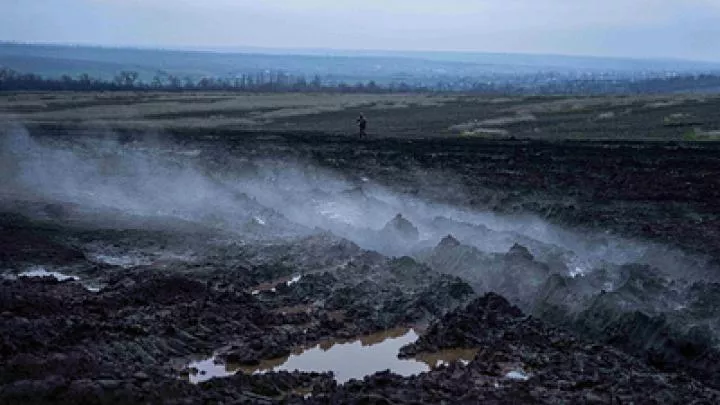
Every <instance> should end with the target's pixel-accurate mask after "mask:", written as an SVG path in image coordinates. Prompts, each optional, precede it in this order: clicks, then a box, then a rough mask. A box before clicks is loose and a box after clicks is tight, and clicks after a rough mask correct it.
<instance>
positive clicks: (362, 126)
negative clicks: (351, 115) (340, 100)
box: [356, 113, 367, 138]
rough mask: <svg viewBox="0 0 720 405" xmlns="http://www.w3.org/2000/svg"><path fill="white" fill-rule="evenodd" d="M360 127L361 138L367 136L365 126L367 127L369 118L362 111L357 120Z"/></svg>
mask: <svg viewBox="0 0 720 405" xmlns="http://www.w3.org/2000/svg"><path fill="white" fill-rule="evenodd" d="M356 122H357V126H358V129H359V130H360V133H359V135H360V138H364V137H366V136H367V132H365V128H367V120H366V119H365V116H364V115H363V114H362V113H360V116H359V117H358V119H357V120H356Z"/></svg>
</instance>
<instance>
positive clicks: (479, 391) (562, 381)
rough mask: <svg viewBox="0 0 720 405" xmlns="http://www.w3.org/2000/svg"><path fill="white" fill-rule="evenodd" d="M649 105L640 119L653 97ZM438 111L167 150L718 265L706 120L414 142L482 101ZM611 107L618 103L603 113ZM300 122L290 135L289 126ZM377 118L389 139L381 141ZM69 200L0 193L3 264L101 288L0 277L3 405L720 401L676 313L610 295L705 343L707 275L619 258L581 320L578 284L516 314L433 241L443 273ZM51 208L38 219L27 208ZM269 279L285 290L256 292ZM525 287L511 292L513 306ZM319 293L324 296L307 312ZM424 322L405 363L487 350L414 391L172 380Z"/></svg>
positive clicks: (717, 172)
mask: <svg viewBox="0 0 720 405" xmlns="http://www.w3.org/2000/svg"><path fill="white" fill-rule="evenodd" d="M531 101H532V100H531ZM543 101H547V100H543ZM527 102H528V101H527V100H526V101H524V103H527ZM637 103H638V104H637V106H636V107H637V108H639V109H640V108H641V106H642V105H646V104H647V100H644V101H637ZM690 104H692V103H690ZM608 105H610V104H608ZM446 107H447V106H444V107H443V108H437V107H417V108H409V109H398V110H388V111H383V112H377V113H376V112H373V114H372V115H370V114H369V113H368V112H367V111H366V113H367V114H368V115H369V116H370V117H369V119H370V122H371V124H370V125H371V127H370V128H371V130H370V133H371V137H370V139H369V140H365V141H358V140H357V139H354V138H351V137H346V136H338V135H337V134H333V133H332V132H334V131H331V130H330V128H337V127H338V126H341V125H346V124H341V121H343V120H347V114H346V113H340V112H338V113H328V114H326V115H323V116H322V117H321V118H322V119H320V120H319V119H318V117H317V116H306V117H298V118H294V119H293V121H292V122H291V124H287V123H283V122H282V121H280V122H276V123H274V124H272V125H269V126H268V127H267V128H263V129H219V128H216V129H210V130H203V131H198V130H173V131H165V132H164V134H163V135H162V137H163V139H165V138H167V139H168V140H172V142H174V143H177V144H180V145H183V146H184V147H198V148H201V149H203V150H209V151H211V152H210V155H211V156H216V157H217V159H216V160H215V161H214V163H213V162H211V163H209V164H210V165H211V167H212V165H213V164H217V165H221V164H222V163H221V160H222V156H226V154H228V155H231V156H244V157H247V158H250V159H262V158H276V159H277V158H279V157H282V158H283V159H286V160H289V161H309V162H312V163H313V164H315V165H319V166H321V167H325V168H330V169H332V170H334V171H338V172H341V173H345V174H347V175H349V176H355V177H360V176H368V177H371V178H372V179H373V181H375V182H378V183H380V184H383V185H385V186H387V187H389V188H392V189H393V190H396V191H397V192H399V193H403V194H406V195H412V196H415V197H418V198H420V199H423V200H427V201H436V202H444V203H448V204H452V205H454V206H460V207H469V208H472V209H475V210H479V211H491V212H497V213H501V214H507V215H515V216H521V215H525V214H526V213H533V214H536V215H538V216H540V217H541V218H544V219H546V220H548V221H549V222H551V223H553V224H558V225H563V226H568V227H570V228H572V229H576V230H603V231H605V230H607V231H611V232H612V233H615V234H618V235H622V236H625V237H628V238H632V239H635V240H641V241H649V242H654V243H660V244H663V245H666V246H668V247H669V248H670V247H672V248H679V249H681V250H682V251H684V252H685V253H686V254H688V255H690V256H692V257H695V258H697V260H698V261H700V262H703V263H706V264H707V265H706V268H707V270H708V272H711V271H714V269H716V268H717V267H718V265H719V264H720V263H719V260H720V217H719V215H720V209H719V208H718V204H717V202H718V200H719V199H718V197H720V195H719V194H720V145H718V144H715V143H712V142H689V141H688V140H687V139H683V135H682V133H684V132H686V131H687V128H688V127H692V126H693V125H695V124H696V123H686V124H678V125H666V126H663V125H661V126H660V127H661V128H662V130H661V132H659V133H658V132H654V129H653V128H655V126H656V120H655V118H658V119H659V120H661V121H662V119H663V117H666V116H667V115H668V114H670V110H668V111H662V112H660V111H661V110H662V108H665V107H662V108H661V109H652V110H648V111H651V112H648V113H647V114H650V115H645V116H644V117H645V118H647V117H648V116H652V117H653V118H652V119H651V120H646V121H642V122H640V123H631V122H630V121H627V120H625V121H622V120H623V119H624V118H619V119H618V121H613V122H614V124H613V125H615V126H616V128H618V129H621V130H620V131H619V132H615V130H613V129H612V127H611V126H608V125H607V124H598V123H597V122H596V121H592V120H591V119H590V118H591V117H594V116H597V115H598V114H599V112H598V110H592V109H590V110H585V109H578V110H577V112H575V113H548V114H546V115H543V116H542V119H541V120H540V121H541V122H542V123H543V125H545V126H544V127H543V130H542V131H543V133H548V131H555V132H554V133H558V132H563V131H566V133H568V134H570V133H575V134H577V133H579V132H578V131H582V132H583V133H588V131H590V132H592V133H595V134H600V133H605V134H607V133H610V132H612V136H610V138H615V137H618V138H622V137H623V135H622V133H623V132H622V131H633V132H635V131H640V132H642V131H648V132H653V133H654V134H656V135H657V137H660V138H668V137H670V138H672V139H673V141H671V142H642V141H612V140H604V141H598V140H596V141H579V140H560V139H555V136H553V137H551V138H553V139H551V140H540V139H532V140H528V139H486V138H484V137H453V138H442V139H439V138H438V137H437V136H428V137H417V136H413V135H417V132H421V133H430V132H433V133H435V132H436V131H441V130H445V129H447V127H448V125H447V124H448V122H447V121H441V120H440V119H438V120H434V118H433V117H439V116H443V117H447V115H448V114H456V115H457V116H458V117H459V118H458V119H457V120H456V119H453V122H457V121H460V122H463V121H465V118H466V117H465V115H467V116H470V115H471V114H470V113H469V112H466V111H465V112H464V110H463V109H464V108H466V109H468V110H470V109H477V105H464V104H463V103H462V102H460V103H456V104H453V110H446V109H445V108H446ZM447 108H449V107H447ZM607 108H610V109H615V108H616V107H604V109H602V111H605V110H606V109H607ZM626 108H627V107H624V106H623V107H617V109H618V111H620V110H621V109H622V111H625V109H626ZM667 108H671V107H667ZM672 111H675V112H676V110H672ZM693 111H695V113H694V114H695V116H696V118H697V116H700V115H702V118H701V120H702V121H703V123H702V125H703V126H705V127H720V122H719V121H718V120H720V118H717V117H720V115H714V113H713V111H716V104H712V105H705V104H701V107H698V108H697V109H696V110H693ZM605 112H606V111H605ZM343 114H344V115H343ZM618 114H619V113H618ZM652 114H656V115H657V117H655V115H652ZM538 116H540V115H538ZM388 117H392V118H388ZM418 117H422V118H418ZM643 122H644V123H645V124H643ZM648 122H653V123H654V124H652V125H649V124H647V123H648ZM289 125H290V126H293V127H295V128H298V129H293V130H288V129H286V128H287V127H288V126H289ZM373 125H375V128H377V127H382V128H385V129H387V128H390V129H391V130H390V131H388V132H387V133H388V134H391V135H396V136H387V137H379V136H378V134H375V135H374V136H373V131H372V128H373ZM416 125H419V126H421V127H420V128H416V127H415V126H416ZM512 125H514V126H515V127H512ZM512 125H511V126H510V127H512V128H514V130H513V131H512V133H513V135H516V136H517V138H522V137H523V135H530V136H533V137H535V138H537V136H536V135H537V134H538V132H537V131H535V129H534V127H533V128H530V126H532V125H535V126H538V125H539V124H537V123H534V124H533V123H516V124H512ZM523 126H526V127H523ZM581 127H582V128H581ZM30 128H31V133H32V134H33V135H34V136H36V137H37V139H41V140H42V139H51V138H58V137H68V136H69V137H70V138H69V139H74V138H78V139H79V138H81V137H87V136H90V135H87V133H72V132H68V131H67V129H63V128H59V127H58V126H57V125H56V124H53V125H41V126H34V127H33V126H30ZM533 134H534V135H533ZM143 137H144V136H143V135H139V134H136V133H133V132H131V131H127V132H126V131H120V135H119V139H120V140H121V144H131V143H132V142H134V141H136V140H142V139H143ZM573 138H577V137H575V136H573ZM33 204H37V206H34V205H33ZM64 209H65V208H63V207H62V206H61V207H59V208H58V206H56V205H53V204H45V203H32V204H30V203H27V202H18V201H12V199H11V198H10V197H9V196H7V195H4V198H3V213H2V214H0V269H4V271H5V273H6V274H14V273H16V272H17V271H19V269H21V268H25V267H27V266H28V265H29V264H35V265H55V266H64V268H67V269H70V270H69V271H70V272H71V273H72V274H74V275H78V276H80V277H81V278H82V279H83V280H91V281H93V282H96V283H98V284H100V285H102V286H103V288H102V289H101V290H100V291H99V292H98V293H94V292H90V291H88V290H86V289H85V288H84V287H83V286H82V285H81V284H80V283H79V282H75V281H67V282H58V281H55V280H52V279H49V278H44V279H40V278H30V279H27V278H21V279H7V280H2V281H0V364H2V366H0V403H3V404H4V403H7V404H21V403H22V404H26V403H28V404H29V403H68V404H70V403H72V404H81V403H87V404H95V403H98V404H114V403H188V404H190V403H208V404H219V403H275V402H285V403H377V404H385V403H387V404H390V403H503V404H505V403H507V404H520V403H523V404H524V403H548V404H574V403H597V404H603V403H604V404H631V403H634V404H646V403H654V404H669V403H678V404H680V403H683V404H684V403H697V404H706V403H707V404H713V403H719V402H720V391H718V389H720V368H718V364H720V361H718V360H720V352H719V351H718V350H717V349H716V347H717V338H716V337H715V335H713V333H714V332H713V331H710V332H708V331H707V330H706V329H703V328H701V327H694V328H689V329H687V328H683V327H680V326H678V325H681V324H682V322H680V321H676V320H675V318H673V316H676V315H663V314H658V313H655V312H653V310H651V309H647V308H646V307H643V306H642V305H638V306H633V305H630V306H629V307H627V306H626V307H622V305H626V304H622V305H621V304H620V303H619V302H621V300H622V302H623V303H627V302H640V301H642V300H650V299H652V300H656V301H657V302H660V301H663V300H668V301H672V300H673V299H674V298H673V297H674V294H679V295H682V296H683V297H684V298H683V299H686V300H687V302H688V303H689V304H688V306H689V309H687V311H688V312H679V313H678V314H679V315H677V316H678V317H682V316H685V317H687V318H693V319H696V318H697V319H704V320H707V325H709V326H708V328H710V330H712V328H713V327H715V326H716V325H717V309H720V308H719V306H720V284H718V283H715V282H713V280H717V279H718V277H720V274H710V273H708V274H703V275H700V276H699V279H700V280H701V281H695V282H693V283H689V284H687V285H685V284H682V285H680V284H678V283H677V282H675V281H674V280H667V279H665V278H662V277H660V276H658V275H656V274H654V273H653V272H652V271H651V270H650V269H648V268H646V267H642V266H632V265H630V266H625V267H623V268H622V269H621V274H622V277H623V280H624V281H623V283H624V284H623V285H622V287H617V288H616V289H615V290H613V291H607V293H606V292H605V291H603V292H602V294H598V295H593V296H592V297H591V298H587V299H588V301H587V302H588V305H587V306H586V307H585V308H584V309H583V311H581V312H580V313H579V315H578V313H570V312H568V311H566V310H565V309H563V308H564V307H563V305H562V303H563V302H567V301H572V300H578V299H580V298H578V295H574V294H576V293H577V291H580V290H578V289H574V287H573V285H574V284H573V283H580V282H582V280H580V281H578V280H577V279H570V278H567V277H560V276H551V277H549V278H548V281H547V282H546V284H545V285H544V286H543V287H542V288H541V289H540V292H539V293H538V294H537V296H535V301H533V302H532V303H531V304H527V305H526V306H525V307H524V308H523V309H522V310H520V309H518V308H517V307H513V306H512V305H511V304H510V303H508V301H506V300H505V298H502V297H501V296H499V295H497V294H492V293H491V294H489V295H483V294H480V291H479V290H477V288H476V284H475V282H476V280H474V279H473V278H472V276H470V277H467V276H465V275H464V274H465V273H462V272H460V270H459V267H457V266H455V267H453V266H450V265H448V266H447V267H442V266H443V263H447V258H448V256H450V257H460V256H461V255H462V254H466V252H467V249H466V250H462V249H465V247H464V246H463V245H462V244H461V243H460V242H457V241H453V240H450V239H448V240H447V241H444V242H446V243H444V244H443V243H441V244H440V245H439V246H437V247H436V248H435V249H434V250H433V255H434V256H433V257H434V258H435V259H436V260H427V261H422V260H420V259H418V258H417V257H415V258H414V259H411V258H409V257H404V258H392V257H386V256H383V255H380V254H378V253H373V252H368V251H365V250H363V249H361V248H359V247H358V246H357V245H355V244H353V243H351V242H349V241H347V240H343V239H341V238H339V237H336V236H333V235H330V234H326V233H324V234H321V235H312V236H309V237H306V238H299V239H294V240H290V241H287V242H286V243H285V244H283V243H277V244H274V245H271V246H269V247H265V248H260V247H252V246H250V247H247V246H246V247H243V248H217V247H213V246H210V247H207V246H206V241H207V240H209V239H211V238H212V231H211V230H210V231H209V230H207V229H200V230H198V229H191V230H188V229H184V228H182V226H181V225H178V229H173V230H168V229H166V228H158V229H156V228H153V226H146V227H145V229H140V228H139V227H137V226H127V227H122V226H121V227H117V228H115V229H96V228H94V227H92V226H89V225H87V223H83V222H82V221H79V222H74V221H73V220H70V219H68V218H70V217H67V216H65V214H64V211H63V210H64ZM38 211H41V212H43V213H44V214H43V216H37V215H35V214H32V213H36V212H38ZM92 243H107V244H111V245H114V246H133V247H138V246H140V247H143V248H148V249H150V248H152V247H153V246H159V247H158V249H160V248H167V249H171V248H172V247H173V246H182V247H186V246H195V247H196V246H203V249H207V250H204V252H205V255H204V256H203V257H201V258H200V259H198V260H195V261H193V262H192V263H189V262H184V261H183V260H177V261H169V262H152V263H149V264H148V263H145V264H139V265H133V266H125V267H122V266H114V265H110V264H103V263H98V262H97V261H94V260H92V259H91V258H90V257H89V256H88V249H87V246H89V245H90V244H92ZM525 251H526V250H525ZM525 251H523V250H522V249H520V248H518V249H515V250H512V249H511V251H510V252H508V253H507V254H504V255H501V257H499V258H497V260H500V261H503V263H509V264H508V266H509V267H507V268H508V269H513V270H512V271H517V272H519V273H517V274H511V271H510V270H507V275H506V277H507V280H515V279H514V278H512V277H518V279H522V278H523V277H526V276H527V275H528V274H530V271H531V270H530V269H537V268H542V265H543V264H542V263H539V262H538V260H537V259H534V258H533V257H532V255H529V256H527V254H525V253H524V252H525ZM463 252H465V253H463ZM440 259H442V260H440ZM525 271H527V273H524V272H525ZM533 271H535V270H533ZM538 271H539V270H538ZM543 271H544V270H543ZM679 271H682V269H679ZM443 273H447V274H443ZM292 274H304V276H303V278H302V279H301V281H300V282H298V283H296V284H293V285H291V286H286V285H285V284H284V283H283V282H279V281H278V280H282V278H283V277H288V276H290V275H292ZM597 277H601V276H597ZM696 280H697V278H696ZM268 282H269V283H270V285H276V286H277V293H274V294H270V293H266V292H262V293H260V294H257V295H254V294H251V293H250V291H251V290H252V289H253V288H254V287H253V286H257V285H261V284H262V283H268ZM587 282H588V283H592V282H594V281H593V279H591V277H588V280H587ZM474 288H475V289H476V291H473V289H474ZM503 288H505V287H503ZM512 291H513V290H511V289H508V290H507V291H505V290H503V291H498V292H499V293H502V294H507V295H508V296H509V297H510V298H509V299H511V298H513V295H512V294H513V293H512ZM648 297H650V298H648ZM583 299H584V298H583ZM320 301H322V302H323V305H316V303H317V302H320ZM683 302H685V301H683ZM651 306H652V305H651ZM621 307H622V308H630V309H619V308H621ZM287 308H309V309H308V310H306V311H300V312H295V311H290V312H288V311H286V309H287ZM523 312H525V313H531V314H532V315H533V316H532V317H528V316H526V315H524V314H523ZM683 314H685V315H683ZM417 324H429V325H430V326H429V328H428V329H427V332H426V333H425V334H423V335H422V336H421V338H420V340H419V341H418V342H417V343H416V344H414V345H411V346H408V347H406V348H405V349H403V351H402V354H403V355H412V354H415V353H420V352H433V351H437V350H439V349H442V348H458V347H471V348H477V349H479V353H478V355H477V356H476V358H475V359H474V360H473V361H472V362H470V363H469V364H468V365H461V364H459V363H456V364H452V365H449V366H447V367H442V368H440V369H437V370H434V371H431V372H429V373H425V374H422V375H419V376H415V377H407V378H403V377H400V376H396V375H392V374H389V373H378V374H376V375H374V376H370V377H367V378H365V379H364V380H362V381H351V382H349V383H347V384H344V385H341V386H339V385H337V384H336V383H335V382H334V381H333V380H332V377H331V376H330V375H328V374H304V373H269V374H265V375H252V376H250V375H242V374H239V375H236V376H233V377H230V378H225V379H216V380H211V381H209V382H205V383H201V384H199V385H191V384H190V383H188V382H186V381H185V380H183V379H181V378H180V376H181V375H182V374H183V373H187V372H190V370H187V369H183V364H186V362H187V359H189V358H190V357H191V356H193V355H197V354H208V353H210V352H212V351H214V350H216V349H217V348H218V347H222V346H223V345H226V344H227V343H228V342H234V343H233V347H232V349H231V350H229V351H227V352H226V353H224V355H225V356H226V358H233V359H234V360H236V361H238V360H239V361H241V362H243V363H247V364H253V363H256V362H258V361H260V360H265V359H272V358H276V357H281V356H283V355H286V354H288V353H289V352H290V351H291V350H292V349H293V348H295V347H298V346H303V345H308V344H312V343H315V342H320V341H323V340H326V339H330V338H347V337H352V336H358V335H362V334H366V333H370V332H374V331H378V330H384V329H388V328H391V327H395V326H409V325H417ZM510 370H523V371H524V372H526V373H527V375H528V376H529V379H528V380H527V381H522V380H513V379H508V378H506V377H505V376H506V373H507V372H508V371H510ZM300 392H312V396H309V397H304V396H303V395H300V394H299V393H300Z"/></svg>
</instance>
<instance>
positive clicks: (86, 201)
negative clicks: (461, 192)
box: [0, 128, 705, 276]
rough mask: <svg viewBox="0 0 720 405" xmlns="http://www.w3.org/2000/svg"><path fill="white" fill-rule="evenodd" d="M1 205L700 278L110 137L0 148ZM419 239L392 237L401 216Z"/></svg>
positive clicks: (373, 192)
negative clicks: (454, 247)
mask: <svg viewBox="0 0 720 405" xmlns="http://www.w3.org/2000/svg"><path fill="white" fill-rule="evenodd" d="M0 161H1V162H2V163H0V165H1V166H0V170H1V172H0V173H1V174H0V182H2V184H3V187H2V190H1V191H0V197H1V199H2V200H3V201H10V200H29V201H44V202H52V203H57V204H60V205H61V206H63V207H65V211H64V214H63V215H65V216H66V217H67V216H69V217H71V218H72V217H74V218H79V219H82V218H92V220H93V221H98V223H99V224H100V223H101V222H103V221H108V222H112V221H118V220H121V219H123V220H128V221H131V220H133V219H143V220H145V221H147V220H152V221H155V222H156V223H160V224H171V223H173V222H183V223H191V224H196V225H198V226H202V227H205V228H207V227H209V228H211V229H216V230H218V231H221V232H222V233H223V235H226V236H228V237H232V238H237V239H240V240H245V241H253V240H268V239H270V240H272V239H275V238H287V237H294V236H303V235H308V234H312V233H314V232H318V230H322V231H330V232H332V233H334V234H336V235H338V236H341V237H344V238H347V239H349V240H351V241H353V242H355V243H357V244H358V245H359V246H361V247H363V248H366V249H372V250H377V251H379V252H381V253H383V254H386V255H404V254H411V253H413V252H416V251H418V250H419V249H423V248H430V247H434V246H435V245H437V244H438V242H439V241H440V240H441V239H442V238H443V237H444V236H446V235H448V234H452V235H454V236H455V237H456V238H457V239H459V240H460V241H461V242H462V243H464V244H467V245H470V246H473V247H475V248H477V249H479V250H480V251H482V252H487V253H491V252H507V251H508V249H510V248H511V247H512V246H513V245H514V244H515V243H519V244H521V245H523V246H525V247H527V248H528V249H529V250H530V252H532V254H533V255H535V257H536V258H537V259H538V260H541V261H551V260H556V261H557V260H558V258H559V259H560V260H561V261H562V262H563V264H564V266H565V269H564V270H563V271H564V272H566V273H567V275H573V276H574V275H578V274H583V273H587V272H590V271H592V270H593V269H594V268H597V267H601V266H603V265H605V264H607V263H611V264H616V265H619V264H624V263H631V262H636V263H647V264H651V265H653V266H655V267H657V268H658V269H660V270H661V271H663V272H664V273H666V274H669V275H676V276H679V275H680V274H681V273H684V274H692V273H700V272H701V271H702V268H703V266H704V265H705V264H704V263H702V262H697V261H696V260H695V259H692V258H689V257H686V256H685V255H683V254H681V253H680V252H677V251H674V250H672V249H668V248H667V247H664V246H657V245H653V244H648V243H642V242H635V241H631V240H627V239H623V238H619V237H616V236H613V235H609V234H606V233H603V232H595V233H582V234H581V233H578V232H575V231H570V230H566V229H563V228H561V227H558V226H555V225H552V224H549V223H548V222H546V221H544V220H542V219H540V218H537V217H534V216H531V215H525V216H515V217H503V216H499V215H495V214H493V213H489V212H477V211H471V210H468V209H463V208H459V207H453V206H449V205H442V204H435V203H431V202H428V201H423V200H419V199H416V198H413V197H410V196H407V195H402V194H399V193H396V192H394V191H393V190H391V189H389V188H387V187H384V186H380V185H378V184H375V183H374V182H373V181H372V179H368V178H364V177H361V176H358V177H354V176H352V175H349V174H342V173H336V172H331V171H328V170H324V169H321V168H318V167H315V166H313V165H310V164H307V163H303V162H289V161H285V160H282V159H278V160H277V161H267V160H265V161H253V160H249V159H247V158H245V157H243V156H232V155H229V154H227V153H219V152H217V151H214V150H205V149H187V148H182V147H181V146H179V145H168V144H162V143H160V142H143V143H137V142H131V143H122V142H119V141H118V140H117V139H115V140H109V139H108V138H107V137H105V138H98V137H86V138H79V139H78V138H74V139H72V140H68V139H59V138H55V139H44V140H42V142H41V141H39V140H36V139H35V138H33V137H31V136H29V135H28V133H27V132H26V131H25V130H24V129H22V128H15V129H12V130H10V131H8V132H7V133H6V134H5V135H4V136H3V137H2V140H1V143H0ZM398 213H400V214H402V216H403V218H405V219H407V220H409V221H410V222H411V223H412V224H413V225H414V226H416V227H417V229H418V232H419V235H418V237H417V239H415V238H413V237H409V238H406V237H404V236H403V235H401V234H397V233H392V232H387V229H385V230H383V228H384V227H385V225H386V224H387V223H388V221H390V220H391V219H392V218H394V217H395V216H396V214H398Z"/></svg>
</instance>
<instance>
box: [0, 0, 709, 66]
mask: <svg viewBox="0 0 720 405" xmlns="http://www.w3.org/2000/svg"><path fill="white" fill-rule="evenodd" d="M0 3H2V4H0V6H1V7H0V40H4V41H22V42H62V43H74V44H100V45H122V46H125V45H134V46H143V47H145V46H150V47H173V48H182V47H193V48H195V47H210V48H218V47H243V46H254V47H273V48H275V47H279V48H335V49H366V50H462V51H489V52H528V53H553V54H572V55H577V54H580V55H599V56H631V57H669V58H685V59H696V60H713V61H720V40H719V39H718V38H720V0H440V1H434V0H1V1H0Z"/></svg>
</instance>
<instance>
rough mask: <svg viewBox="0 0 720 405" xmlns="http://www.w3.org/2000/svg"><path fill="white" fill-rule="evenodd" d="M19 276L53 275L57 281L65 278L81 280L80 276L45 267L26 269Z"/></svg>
mask: <svg viewBox="0 0 720 405" xmlns="http://www.w3.org/2000/svg"><path fill="white" fill-rule="evenodd" d="M18 277H53V278H54V279H56V280H57V281H65V280H73V281H78V280H80V278H79V277H76V276H68V275H67V274H62V273H59V272H57V271H47V270H45V268H43V267H33V268H31V269H30V270H27V271H24V272H22V273H20V274H18Z"/></svg>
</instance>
